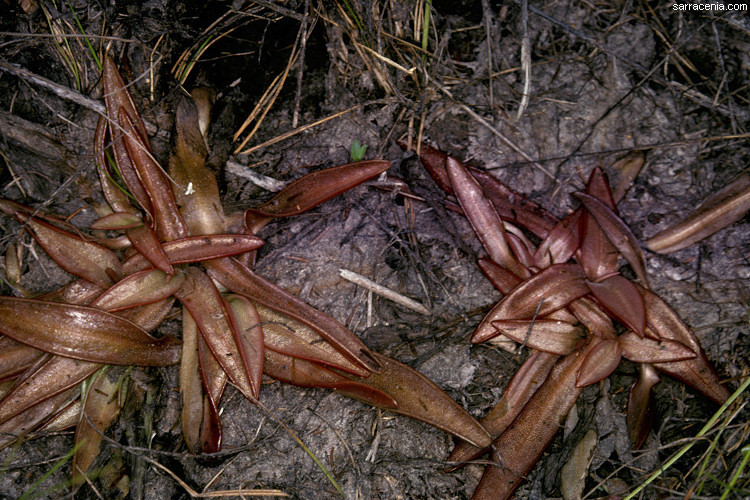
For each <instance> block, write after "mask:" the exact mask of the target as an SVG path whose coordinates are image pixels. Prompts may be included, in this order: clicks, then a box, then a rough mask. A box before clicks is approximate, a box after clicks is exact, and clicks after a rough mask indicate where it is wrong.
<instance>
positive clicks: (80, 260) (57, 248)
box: [16, 213, 122, 288]
mask: <svg viewBox="0 0 750 500" xmlns="http://www.w3.org/2000/svg"><path fill="white" fill-rule="evenodd" d="M16 217H18V218H19V219H20V220H21V221H24V222H25V223H26V225H27V227H28V228H29V230H30V231H31V234H32V235H33V236H34V239H36V241H37V242H38V243H39V245H40V246H41V247H42V248H44V251H45V252H47V254H49V256H50V257H52V259H53V260H54V261H55V262H57V264H58V265H59V266H60V267H62V268H63V269H65V270H66V271H68V272H69V273H71V274H75V275H76V276H80V277H81V278H83V279H86V280H89V281H91V282H94V283H96V284H97V285H100V286H103V287H105V288H106V287H109V286H110V285H112V283H113V281H112V278H111V277H110V275H115V276H121V275H122V268H121V265H120V260H119V259H118V258H117V256H116V255H115V254H114V253H113V252H112V251H111V250H108V249H106V248H104V247H103V246H101V245H98V244H96V243H93V242H91V241H86V240H83V239H81V238H79V237H78V236H75V235H73V234H70V233H67V232H64V231H61V230H59V229H57V228H56V227H54V226H52V225H50V224H47V223H46V222H41V221H36V220H34V219H33V218H30V217H26V216H25V215H23V214H20V213H17V214H16Z"/></svg>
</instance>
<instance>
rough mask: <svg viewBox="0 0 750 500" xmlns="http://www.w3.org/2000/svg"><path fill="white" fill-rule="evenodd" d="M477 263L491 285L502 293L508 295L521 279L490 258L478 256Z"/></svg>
mask: <svg viewBox="0 0 750 500" xmlns="http://www.w3.org/2000/svg"><path fill="white" fill-rule="evenodd" d="M477 265H478V266H479V269H481V270H482V273H484V275H485V276H486V277H487V279H488V280H490V282H491V283H492V285H493V286H494V287H495V288H497V289H498V290H500V292H502V294H503V295H508V294H509V293H510V292H511V291H512V290H513V289H514V288H515V287H517V286H518V285H520V284H521V282H522V281H523V280H522V279H521V278H519V277H518V276H516V275H515V274H513V273H512V272H510V271H508V270H507V269H505V268H504V267H503V266H501V265H500V264H498V263H497V262H495V261H494V260H492V259H485V258H480V259H479V260H478V261H477Z"/></svg>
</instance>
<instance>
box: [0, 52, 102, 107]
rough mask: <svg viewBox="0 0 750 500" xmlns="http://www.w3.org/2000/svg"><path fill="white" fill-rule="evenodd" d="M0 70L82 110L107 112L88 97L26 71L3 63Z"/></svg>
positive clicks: (0, 63) (98, 103)
mask: <svg viewBox="0 0 750 500" xmlns="http://www.w3.org/2000/svg"><path fill="white" fill-rule="evenodd" d="M0 70H2V71H5V72H7V73H10V74H11V75H14V76H17V77H18V78H22V79H24V80H26V81H28V82H31V83H33V84H35V85H38V86H40V87H43V88H45V89H47V90H49V91H50V92H52V93H53V94H55V95H57V96H58V97H60V98H62V99H65V100H67V101H71V102H74V103H76V104H78V105H80V106H83V107H84V108H87V109H90V110H92V111H95V112H97V113H99V114H100V115H103V114H105V113H106V112H107V109H106V108H105V107H104V104H102V103H101V102H99V101H95V100H94V99H91V98H90V97H86V96H85V95H83V94H81V93H79V92H76V91H75V90H73V89H71V88H68V87H63V86H62V85H60V84H59V83H55V82H53V81H52V80H48V79H46V78H44V77H43V76H39V75H36V74H34V73H32V72H31V71H29V70H27V69H24V68H20V67H16V66H12V65H10V64H8V63H6V62H5V61H0Z"/></svg>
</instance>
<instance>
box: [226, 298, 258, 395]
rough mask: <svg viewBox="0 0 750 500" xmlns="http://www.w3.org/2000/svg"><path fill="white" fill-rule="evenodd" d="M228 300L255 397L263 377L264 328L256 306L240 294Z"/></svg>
mask: <svg viewBox="0 0 750 500" xmlns="http://www.w3.org/2000/svg"><path fill="white" fill-rule="evenodd" d="M226 301H227V302H228V303H229V306H230V308H229V310H230V311H231V312H232V315H233V318H234V321H235V323H236V331H237V333H238V334H239V337H238V338H237V341H238V342H240V343H241V344H242V348H243V352H244V353H245V357H246V358H247V367H248V369H249V370H250V372H249V373H248V375H249V377H250V383H251V384H252V386H253V389H254V391H255V397H256V398H257V397H258V394H259V393H260V381H261V378H262V377H263V350H264V348H263V329H262V328H261V326H260V325H261V319H260V315H259V314H258V311H257V310H256V308H255V306H254V305H253V304H252V302H250V301H249V300H247V299H246V298H245V297H242V296H240V295H230V296H229V297H227V299H226Z"/></svg>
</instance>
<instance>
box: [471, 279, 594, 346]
mask: <svg viewBox="0 0 750 500" xmlns="http://www.w3.org/2000/svg"><path fill="white" fill-rule="evenodd" d="M587 293H589V289H588V287H587V286H586V282H585V275H584V273H583V268H582V267H581V266H579V265H577V264H554V265H552V266H550V267H548V268H547V269H544V270H542V271H541V272H540V273H539V274H536V275H535V276H532V277H531V278H529V279H527V280H526V281H524V282H523V283H521V284H520V285H518V286H517V287H516V288H514V289H513V291H512V292H510V293H509V294H508V295H506V296H505V298H503V300H501V301H500V302H498V303H497V305H496V306H495V307H494V308H492V310H491V311H490V312H489V313H488V314H487V316H485V318H484V319H483V320H482V323H480V325H479V327H478V328H477V330H476V331H475V332H474V335H473V336H472V338H471V341H472V342H473V343H475V344H477V343H480V342H484V340H486V337H487V336H488V335H490V336H492V333H493V332H494V327H492V322H493V321H497V320H508V319H532V318H533V317H534V315H536V317H538V318H541V317H543V316H546V315H547V314H549V313H551V312H552V311H556V310H557V309H561V308H563V307H565V306H566V305H568V304H569V303H571V302H572V301H573V300H575V299H577V298H578V297H581V296H583V295H585V294H587Z"/></svg>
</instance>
